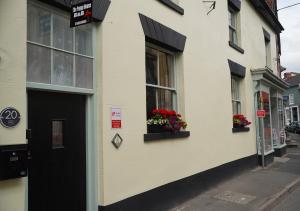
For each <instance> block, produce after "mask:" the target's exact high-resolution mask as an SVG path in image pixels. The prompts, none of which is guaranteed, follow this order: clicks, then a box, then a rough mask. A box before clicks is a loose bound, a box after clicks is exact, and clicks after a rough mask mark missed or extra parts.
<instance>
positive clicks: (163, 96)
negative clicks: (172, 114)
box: [157, 89, 174, 110]
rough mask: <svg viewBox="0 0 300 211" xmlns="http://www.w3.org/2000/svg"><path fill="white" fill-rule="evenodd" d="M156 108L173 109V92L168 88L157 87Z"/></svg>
mask: <svg viewBox="0 0 300 211" xmlns="http://www.w3.org/2000/svg"><path fill="white" fill-rule="evenodd" d="M157 93H158V106H157V107H158V108H160V109H168V110H173V109H174V106H173V102H174V101H173V92H172V91H170V90H163V89H158V90H157Z"/></svg>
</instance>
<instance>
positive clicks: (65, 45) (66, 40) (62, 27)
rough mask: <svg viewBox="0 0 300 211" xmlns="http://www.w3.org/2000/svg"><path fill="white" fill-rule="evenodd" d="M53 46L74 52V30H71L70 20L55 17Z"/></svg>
mask: <svg viewBox="0 0 300 211" xmlns="http://www.w3.org/2000/svg"><path fill="white" fill-rule="evenodd" d="M53 46H54V47H56V48H60V49H64V50H68V51H73V30H72V28H70V20H68V19H67V18H65V17H62V16H58V15H54V16H53Z"/></svg>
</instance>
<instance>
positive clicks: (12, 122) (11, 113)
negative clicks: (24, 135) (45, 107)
mask: <svg viewBox="0 0 300 211" xmlns="http://www.w3.org/2000/svg"><path fill="white" fill-rule="evenodd" d="M20 119H21V116H20V113H19V112H18V111H17V110H16V109H15V108H12V107H8V108H5V109H3V110H2V111H1V113H0V123H1V125H2V126H3V127H6V128H13V127H15V126H16V125H17V124H18V123H19V122H20Z"/></svg>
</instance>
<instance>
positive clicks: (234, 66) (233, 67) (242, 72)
mask: <svg viewBox="0 0 300 211" xmlns="http://www.w3.org/2000/svg"><path fill="white" fill-rule="evenodd" d="M228 65H229V69H230V72H231V75H234V76H237V77H240V78H245V76H246V67H244V66H242V65H240V64H238V63H236V62H234V61H231V60H230V59H228Z"/></svg>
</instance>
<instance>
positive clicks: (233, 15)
mask: <svg viewBox="0 0 300 211" xmlns="http://www.w3.org/2000/svg"><path fill="white" fill-rule="evenodd" d="M238 13H239V11H236V10H235V9H233V8H231V7H230V6H228V15H229V16H230V17H231V19H232V18H234V22H235V26H233V25H232V22H229V23H228V27H229V41H230V42H232V43H233V44H235V45H239V36H238V27H239V26H238ZM231 19H230V20H231ZM228 20H229V19H228ZM230 31H232V36H233V37H231V36H230V34H231V33H230ZM234 34H235V38H236V40H234Z"/></svg>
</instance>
